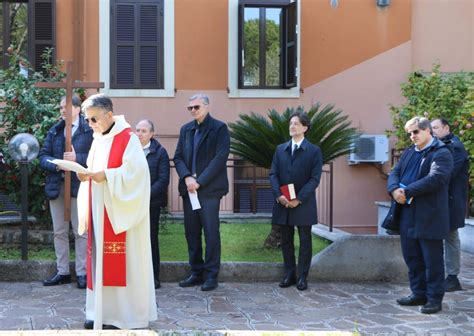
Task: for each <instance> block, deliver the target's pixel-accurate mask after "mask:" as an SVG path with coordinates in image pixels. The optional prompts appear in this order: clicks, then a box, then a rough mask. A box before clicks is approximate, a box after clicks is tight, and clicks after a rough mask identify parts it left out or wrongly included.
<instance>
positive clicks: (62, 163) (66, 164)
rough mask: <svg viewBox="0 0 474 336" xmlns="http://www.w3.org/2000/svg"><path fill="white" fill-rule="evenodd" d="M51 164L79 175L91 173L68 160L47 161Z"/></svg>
mask: <svg viewBox="0 0 474 336" xmlns="http://www.w3.org/2000/svg"><path fill="white" fill-rule="evenodd" d="M48 161H49V162H51V163H54V164H55V165H57V166H58V167H59V168H61V169H62V170H70V171H73V172H75V173H79V174H90V173H91V172H90V171H89V170H87V169H86V168H84V167H83V166H81V165H80V164H79V163H77V162H74V161H68V160H59V159H54V160H48Z"/></svg>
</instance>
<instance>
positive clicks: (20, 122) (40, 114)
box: [0, 47, 65, 223]
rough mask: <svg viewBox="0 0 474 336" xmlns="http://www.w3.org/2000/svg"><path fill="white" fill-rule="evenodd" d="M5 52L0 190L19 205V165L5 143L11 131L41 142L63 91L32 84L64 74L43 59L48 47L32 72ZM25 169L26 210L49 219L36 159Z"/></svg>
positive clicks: (0, 88) (0, 83) (0, 89)
mask: <svg viewBox="0 0 474 336" xmlns="http://www.w3.org/2000/svg"><path fill="white" fill-rule="evenodd" d="M8 51H9V61H10V66H9V67H8V68H7V69H5V70H1V71H0V118H1V119H0V130H1V132H0V153H2V154H3V156H4V160H5V167H4V168H5V169H3V171H0V181H2V182H1V184H0V192H1V193H3V194H5V195H7V196H8V197H9V198H10V199H11V200H12V201H14V202H16V203H17V204H19V203H20V199H21V184H20V182H21V181H20V177H19V165H18V163H17V162H15V161H14V160H13V159H12V158H11V156H10V153H9V152H8V142H9V141H10V139H11V138H12V137H13V136H14V135H15V134H18V133H23V132H26V133H30V134H32V135H34V136H35V137H36V139H38V142H39V143H40V145H42V143H43V140H44V138H45V136H46V134H47V132H48V130H49V129H50V127H51V126H52V125H53V124H54V123H55V122H56V121H57V120H58V118H59V116H60V115H59V109H58V106H59V100H60V98H61V96H63V95H64V91H63V90H57V89H55V90H48V89H41V88H36V87H35V86H34V84H35V83H36V82H57V81H60V80H61V79H62V78H64V76H65V74H64V73H63V72H62V71H61V69H60V66H61V64H56V65H53V64H50V63H48V62H47V60H49V59H51V57H50V56H51V53H52V49H49V50H47V51H46V52H45V53H44V54H43V55H42V58H43V60H44V61H45V62H44V63H43V71H42V72H35V71H34V70H33V69H32V67H31V65H30V64H29V63H28V61H26V60H25V59H23V58H22V57H21V55H19V54H17V53H16V52H14V51H13V48H11V47H10V48H9V49H8ZM26 69H28V70H27V71H28V72H26ZM20 71H21V72H20ZM29 172H30V174H29V181H28V182H29V185H28V203H29V204H28V205H29V213H30V214H32V215H33V216H35V217H36V219H37V220H38V222H40V223H46V222H50V220H49V211H47V207H46V201H45V198H44V182H45V172H44V171H43V170H42V169H41V168H40V167H39V161H38V160H37V159H36V160H34V161H32V162H31V163H30V164H29ZM1 208H2V205H1V204H0V209H1Z"/></svg>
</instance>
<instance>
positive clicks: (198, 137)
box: [191, 128, 201, 176]
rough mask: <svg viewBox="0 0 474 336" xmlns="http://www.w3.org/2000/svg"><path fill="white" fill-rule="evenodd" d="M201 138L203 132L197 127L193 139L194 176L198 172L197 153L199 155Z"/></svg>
mask: <svg viewBox="0 0 474 336" xmlns="http://www.w3.org/2000/svg"><path fill="white" fill-rule="evenodd" d="M199 140H201V132H199V128H196V131H195V132H194V141H193V161H192V164H191V174H193V176H196V175H197V174H196V155H197V149H198V145H199Z"/></svg>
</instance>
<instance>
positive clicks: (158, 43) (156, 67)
mask: <svg viewBox="0 0 474 336" xmlns="http://www.w3.org/2000/svg"><path fill="white" fill-rule="evenodd" d="M139 12H140V19H139V22H140V35H139V42H140V47H139V48H140V49H139V55H140V56H139V57H140V78H139V83H140V86H141V87H144V88H146V87H152V88H161V87H163V85H162V83H163V71H162V69H163V55H162V53H160V50H163V47H162V43H163V40H162V39H161V38H160V34H159V32H160V31H163V29H162V28H161V27H160V26H162V22H163V20H162V15H161V14H162V10H161V8H160V4H159V3H158V4H149V3H145V4H141V5H140V11H139Z"/></svg>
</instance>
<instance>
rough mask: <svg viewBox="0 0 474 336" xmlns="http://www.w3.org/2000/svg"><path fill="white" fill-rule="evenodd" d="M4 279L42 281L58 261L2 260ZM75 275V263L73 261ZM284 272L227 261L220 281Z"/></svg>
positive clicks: (169, 270)
mask: <svg viewBox="0 0 474 336" xmlns="http://www.w3.org/2000/svg"><path fill="white" fill-rule="evenodd" d="M0 269H1V270H2V272H0V281H15V282H29V281H42V280H44V279H46V278H48V277H50V276H51V275H52V274H54V273H55V272H56V263H55V262H54V261H37V260H28V261H21V260H0ZM70 271H71V274H72V275H73V277H75V272H74V262H71V264H70ZM189 271H190V268H189V265H188V263H187V262H166V261H165V262H162V263H161V268H160V280H161V281H163V282H178V281H180V280H182V279H183V278H184V277H185V276H187V275H188V274H189ZM282 274H283V265H282V264H281V263H265V262H258V263H257V262H255V263H251V262H225V263H222V264H221V270H220V273H219V280H220V281H227V282H271V281H277V280H279V279H280V277H281V276H282Z"/></svg>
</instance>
